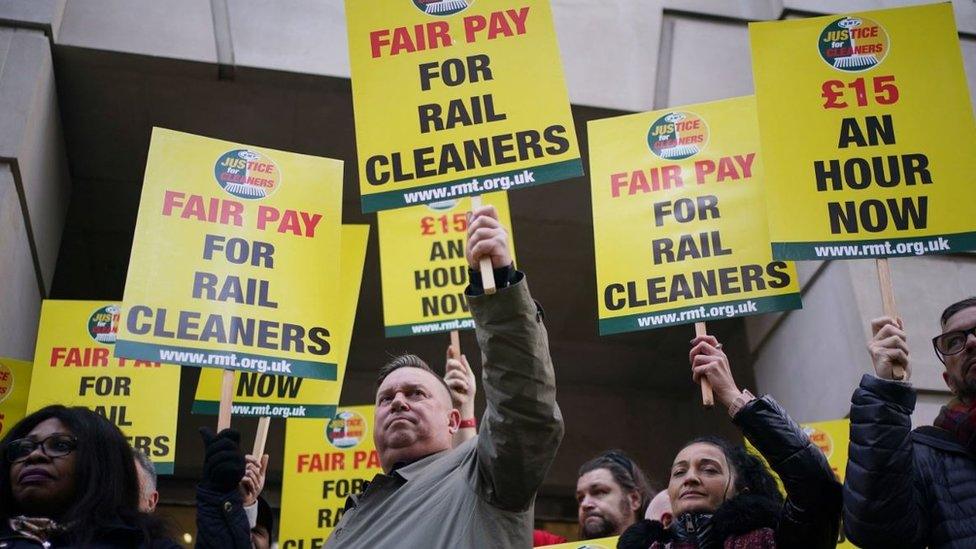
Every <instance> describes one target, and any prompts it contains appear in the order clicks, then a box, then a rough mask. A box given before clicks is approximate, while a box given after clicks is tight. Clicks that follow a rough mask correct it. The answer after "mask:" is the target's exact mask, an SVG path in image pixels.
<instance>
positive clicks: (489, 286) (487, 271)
mask: <svg viewBox="0 0 976 549" xmlns="http://www.w3.org/2000/svg"><path fill="white" fill-rule="evenodd" d="M480 207H481V195H480V194H476V195H474V196H472V197H471V209H472V210H474V209H476V208H480ZM479 267H480V268H481V286H482V287H483V288H484V289H485V293H486V294H493V293H495V272H494V269H492V268H491V258H490V257H482V258H481V260H480V261H479Z"/></svg>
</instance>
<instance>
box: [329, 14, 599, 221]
mask: <svg viewBox="0 0 976 549" xmlns="http://www.w3.org/2000/svg"><path fill="white" fill-rule="evenodd" d="M346 21H347V25H346V26H347V30H348V35H349V62H350V68H351V70H352V93H353V107H354V109H355V115H356V146H357V153H358V156H359V181H360V194H361V195H362V209H363V212H375V211H378V210H387V209H392V208H402V207H405V206H410V205H416V204H426V203H430V202H436V201H440V200H448V199H453V198H460V197H462V196H469V195H475V194H482V193H485V192H491V191H499V190H509V189H520V188H524V187H530V186H533V185H540V184H543V183H550V182H553V181H559V180H561V179H567V178H571V177H577V176H580V175H583V167H582V163H581V161H580V153H579V147H578V145H577V143H576V130H575V128H574V126H573V117H572V113H571V111H570V107H569V99H568V96H567V93H566V84H565V81H564V78H563V72H562V63H561V61H560V57H559V47H558V44H557V42H556V33H555V28H554V26H553V21H552V13H551V10H550V7H549V0H519V1H518V2H507V3H505V4H504V5H502V4H499V3H493V2H482V1H475V0H386V1H384V2H381V3H376V2H361V1H354V0H347V1H346Z"/></svg>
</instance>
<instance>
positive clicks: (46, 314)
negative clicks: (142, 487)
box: [27, 299, 180, 475]
mask: <svg viewBox="0 0 976 549" xmlns="http://www.w3.org/2000/svg"><path fill="white" fill-rule="evenodd" d="M120 322H121V309H120V306H119V304H118V303H107V302H102V301H56V300H50V299H48V300H45V301H44V303H43V304H42V306H41V322H40V327H39V328H38V331H37V347H36V350H35V352H34V368H33V374H32V376H31V383H30V396H29V398H28V401H27V413H31V412H36V411H37V410H39V409H41V408H43V407H45V406H48V405H50V404H63V405H64V406H84V407H86V408H90V409H92V410H94V411H95V412H97V413H99V414H101V415H103V416H105V417H106V418H107V419H108V420H109V421H111V422H112V423H114V424H115V425H116V426H118V428H119V429H121V430H122V432H123V433H125V436H126V438H127V439H128V440H129V443H130V444H131V445H132V447H133V448H136V449H138V450H142V451H143V452H144V453H145V454H146V455H147V456H148V457H149V459H151V460H152V461H153V464H154V465H155V466H156V471H157V472H158V473H159V474H164V475H168V474H172V472H173V465H174V463H175V462H176V419H177V412H178V409H179V404H180V367H179V366H177V365H174V364H160V363H158V362H148V361H142V360H132V359H128V358H116V357H113V356H112V347H113V346H114V345H116V344H117V334H118V327H119V323H120Z"/></svg>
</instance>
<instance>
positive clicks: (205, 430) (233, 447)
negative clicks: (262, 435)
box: [200, 427, 245, 493]
mask: <svg viewBox="0 0 976 549" xmlns="http://www.w3.org/2000/svg"><path fill="white" fill-rule="evenodd" d="M200 436H201V437H203V445H204V458H203V479H202V480H201V481H200V484H201V485H203V486H204V487H206V488H208V489H210V490H213V491H215V492H221V493H224V492H230V491H231V490H236V489H237V486H238V485H239V484H240V482H241V479H242V478H244V463H245V462H244V454H242V453H241V449H240V443H241V434H240V433H238V432H237V431H235V430H233V429H224V430H223V431H221V432H220V434H218V435H214V434H213V431H212V430H210V428H209V427H201V428H200Z"/></svg>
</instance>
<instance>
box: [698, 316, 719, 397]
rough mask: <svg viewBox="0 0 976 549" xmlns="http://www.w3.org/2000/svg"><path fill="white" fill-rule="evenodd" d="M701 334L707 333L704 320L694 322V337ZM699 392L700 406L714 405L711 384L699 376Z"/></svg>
mask: <svg viewBox="0 0 976 549" xmlns="http://www.w3.org/2000/svg"><path fill="white" fill-rule="evenodd" d="M703 335H708V330H706V329H705V323H704V322H696V323H695V337H701V336H703ZM701 393H702V406H704V407H706V408H711V407H712V406H714V405H715V397H714V396H713V395H712V384H711V383H709V382H708V378H706V377H702V378H701Z"/></svg>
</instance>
